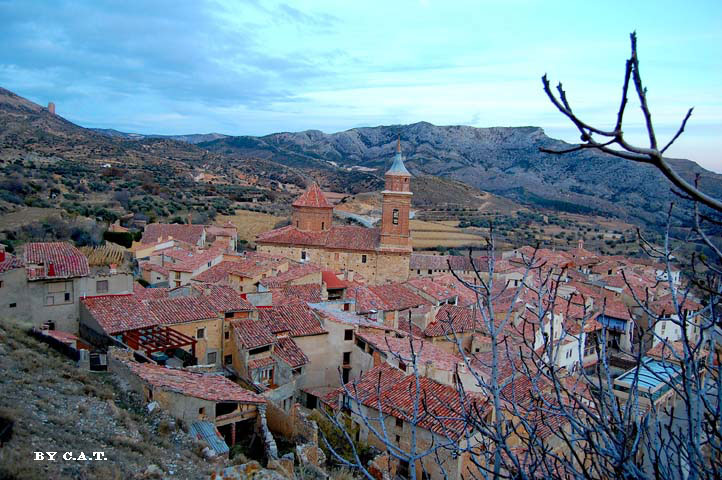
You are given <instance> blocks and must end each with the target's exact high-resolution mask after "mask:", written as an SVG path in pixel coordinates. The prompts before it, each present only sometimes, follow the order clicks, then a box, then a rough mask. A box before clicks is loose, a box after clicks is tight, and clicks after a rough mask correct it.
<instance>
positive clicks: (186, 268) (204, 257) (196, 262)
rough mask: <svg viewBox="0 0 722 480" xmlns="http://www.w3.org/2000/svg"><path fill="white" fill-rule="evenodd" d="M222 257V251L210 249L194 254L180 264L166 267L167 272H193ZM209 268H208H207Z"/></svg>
mask: <svg viewBox="0 0 722 480" xmlns="http://www.w3.org/2000/svg"><path fill="white" fill-rule="evenodd" d="M222 256H223V250H221V249H219V248H216V247H212V248H210V249H208V250H203V251H201V252H197V253H194V254H193V255H192V256H190V257H188V258H186V259H185V260H183V261H181V262H177V263H174V264H172V265H168V271H171V272H193V271H195V270H197V269H199V268H201V267H203V266H204V265H206V264H208V263H209V262H213V261H215V260H217V259H218V258H219V257H222ZM208 268H210V267H208Z"/></svg>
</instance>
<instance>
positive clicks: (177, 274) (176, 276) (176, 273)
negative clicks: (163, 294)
mask: <svg viewBox="0 0 722 480" xmlns="http://www.w3.org/2000/svg"><path fill="white" fill-rule="evenodd" d="M175 278H176V280H180V272H175Z"/></svg>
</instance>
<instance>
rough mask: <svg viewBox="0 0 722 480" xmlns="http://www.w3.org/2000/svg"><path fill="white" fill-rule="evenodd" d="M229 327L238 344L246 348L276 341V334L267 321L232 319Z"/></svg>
mask: <svg viewBox="0 0 722 480" xmlns="http://www.w3.org/2000/svg"><path fill="white" fill-rule="evenodd" d="M231 328H233V332H234V334H235V335H236V339H237V340H238V342H239V343H240V345H241V346H242V347H243V348H245V349H246V350H248V349H251V348H258V347H263V346H265V345H271V344H273V343H275V342H276V336H275V335H274V334H273V332H271V329H270V328H269V325H268V323H267V322H265V321H263V320H249V319H239V320H232V321H231Z"/></svg>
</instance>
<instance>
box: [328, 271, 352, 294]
mask: <svg viewBox="0 0 722 480" xmlns="http://www.w3.org/2000/svg"><path fill="white" fill-rule="evenodd" d="M321 278H322V280H323V283H325V284H326V288H327V289H329V290H334V289H340V288H346V287H348V286H349V282H347V281H346V280H341V279H340V278H338V276H337V275H336V274H335V273H333V272H330V271H328V270H324V271H323V272H321Z"/></svg>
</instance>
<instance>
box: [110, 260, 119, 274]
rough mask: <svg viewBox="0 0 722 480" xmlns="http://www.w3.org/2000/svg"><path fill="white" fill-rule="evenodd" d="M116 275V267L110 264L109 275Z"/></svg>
mask: <svg viewBox="0 0 722 480" xmlns="http://www.w3.org/2000/svg"><path fill="white" fill-rule="evenodd" d="M116 273H118V265H117V264H115V263H111V264H110V274H111V275H113V274H116Z"/></svg>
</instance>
